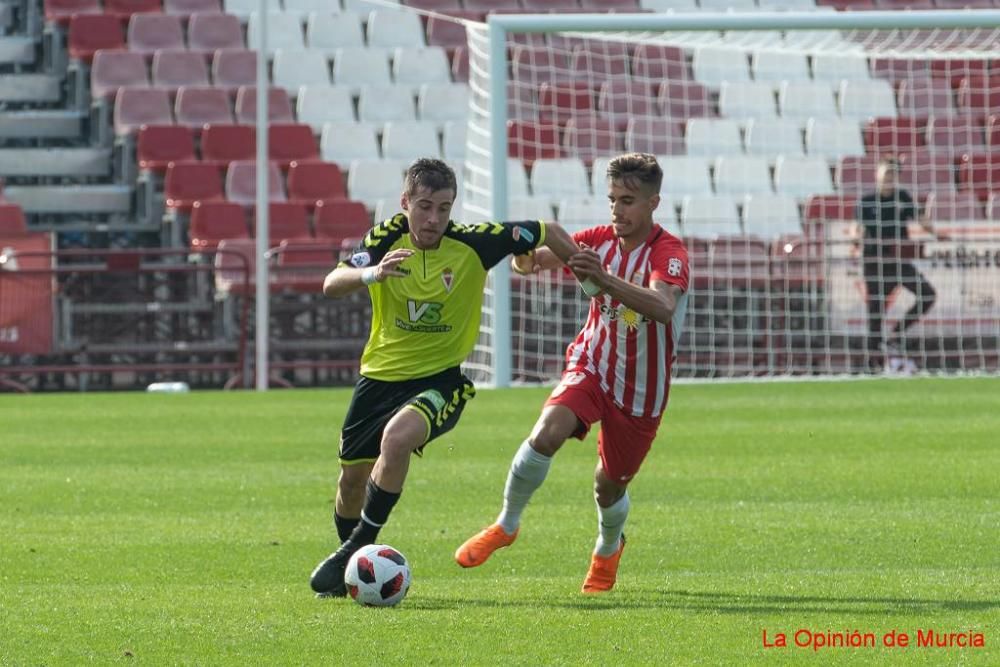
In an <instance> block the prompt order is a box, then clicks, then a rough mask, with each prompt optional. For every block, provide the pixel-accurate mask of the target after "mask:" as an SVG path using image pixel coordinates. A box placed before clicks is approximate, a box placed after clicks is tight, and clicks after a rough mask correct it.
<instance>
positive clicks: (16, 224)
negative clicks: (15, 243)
mask: <svg viewBox="0 0 1000 667" xmlns="http://www.w3.org/2000/svg"><path fill="white" fill-rule="evenodd" d="M27 233H28V224H27V223H26V222H25V221H24V211H23V210H22V209H21V205H20V204H13V203H10V202H0V240H2V239H5V238H13V237H17V236H25V235H26V234H27ZM0 245H3V244H2V243H0Z"/></svg>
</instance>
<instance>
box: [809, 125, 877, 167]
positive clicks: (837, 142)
mask: <svg viewBox="0 0 1000 667" xmlns="http://www.w3.org/2000/svg"><path fill="white" fill-rule="evenodd" d="M806 152H807V153H808V154H809V155H810V156H812V157H822V158H824V159H826V160H827V161H829V162H831V163H834V162H836V161H837V160H839V159H840V158H842V157H844V156H845V155H864V154H865V145H864V142H863V141H862V140H861V128H860V127H859V125H858V122H857V121H855V120H832V119H819V118H813V119H810V120H809V122H808V123H807V124H806Z"/></svg>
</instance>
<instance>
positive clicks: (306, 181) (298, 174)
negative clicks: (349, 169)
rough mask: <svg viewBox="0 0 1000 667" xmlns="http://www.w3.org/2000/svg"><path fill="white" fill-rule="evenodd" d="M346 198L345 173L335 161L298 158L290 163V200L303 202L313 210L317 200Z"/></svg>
mask: <svg viewBox="0 0 1000 667" xmlns="http://www.w3.org/2000/svg"><path fill="white" fill-rule="evenodd" d="M346 198H347V188H346V186H345V185H344V174H343V172H342V171H341V170H340V167H339V166H337V165H336V164H334V163H333V162H320V161H319V160H296V161H294V162H292V163H291V165H289V168H288V199H289V201H295V202H298V203H300V204H303V205H305V206H306V207H307V208H308V209H309V210H310V211H311V210H313V209H315V208H316V204H317V202H320V201H323V200H329V199H346Z"/></svg>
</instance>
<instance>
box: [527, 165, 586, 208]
mask: <svg viewBox="0 0 1000 667" xmlns="http://www.w3.org/2000/svg"><path fill="white" fill-rule="evenodd" d="M531 191H532V193H534V195H535V197H548V198H549V199H550V200H552V201H558V200H560V199H562V198H564V197H589V196H590V183H589V182H588V180H587V170H586V168H585V167H584V166H583V162H582V161H581V160H578V159H577V158H543V159H541V160H535V163H534V165H533V166H532V168H531Z"/></svg>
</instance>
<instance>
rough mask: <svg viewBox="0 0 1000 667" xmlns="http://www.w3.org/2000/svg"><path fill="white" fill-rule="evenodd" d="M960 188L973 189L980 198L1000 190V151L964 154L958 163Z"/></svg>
mask: <svg viewBox="0 0 1000 667" xmlns="http://www.w3.org/2000/svg"><path fill="white" fill-rule="evenodd" d="M958 183H959V189H960V190H972V191H973V192H975V193H976V196H977V197H979V198H980V199H985V198H986V197H987V196H989V194H990V192H992V191H1000V153H985V154H979V155H963V156H962V157H961V158H960V159H959V163H958Z"/></svg>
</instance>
